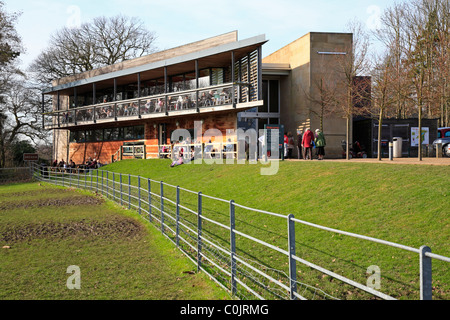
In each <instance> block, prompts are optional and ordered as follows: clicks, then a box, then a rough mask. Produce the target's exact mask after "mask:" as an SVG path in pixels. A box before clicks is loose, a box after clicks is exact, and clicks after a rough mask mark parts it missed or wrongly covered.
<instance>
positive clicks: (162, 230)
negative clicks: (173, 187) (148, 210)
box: [159, 181, 164, 234]
mask: <svg viewBox="0 0 450 320" xmlns="http://www.w3.org/2000/svg"><path fill="white" fill-rule="evenodd" d="M160 187H161V190H160V193H159V196H160V198H161V232H162V233H163V234H164V199H163V197H164V187H163V182H162V181H161V183H160Z"/></svg>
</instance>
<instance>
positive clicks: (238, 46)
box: [42, 35, 267, 94]
mask: <svg viewBox="0 0 450 320" xmlns="http://www.w3.org/2000/svg"><path fill="white" fill-rule="evenodd" d="M266 42H267V40H266V37H265V35H259V36H255V37H252V38H248V39H244V40H240V41H235V42H231V43H226V44H223V45H219V46H215V47H212V48H208V49H204V50H200V51H196V52H191V53H188V54H185V55H180V56H177V57H173V58H169V59H166V60H161V61H156V62H152V63H147V64H143V65H140V66H136V67H132V68H127V69H123V70H117V71H113V72H110V73H106V74H102V75H98V76H94V77H90V78H85V79H80V80H76V81H73V82H69V83H66V84H61V85H57V86H53V87H50V88H47V89H45V90H43V92H42V93H43V94H57V93H58V92H60V93H63V94H64V92H63V91H64V90H68V89H72V88H74V87H83V86H89V88H91V87H92V84H93V83H101V82H104V83H105V84H108V86H110V85H111V83H112V82H113V81H114V79H120V78H121V79H122V80H123V81H125V82H126V81H131V80H132V79H134V76H135V75H136V74H138V73H139V74H141V79H142V81H145V80H150V79H157V78H158V77H160V76H161V75H163V71H164V68H165V67H171V68H170V74H169V75H171V74H172V75H175V74H179V73H183V72H190V71H192V70H193V67H192V62H193V61H195V60H198V61H199V68H207V67H214V66H216V67H220V66H221V65H223V66H225V63H229V62H230V61H231V52H234V53H235V57H236V59H240V58H242V57H244V56H245V55H247V54H248V53H249V52H251V51H253V50H256V49H257V48H258V47H260V46H262V45H263V44H264V43H266ZM126 79H128V80H126Z"/></svg>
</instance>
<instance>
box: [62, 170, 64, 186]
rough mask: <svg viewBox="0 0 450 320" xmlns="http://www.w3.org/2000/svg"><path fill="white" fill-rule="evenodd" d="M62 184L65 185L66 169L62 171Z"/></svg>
mask: <svg viewBox="0 0 450 320" xmlns="http://www.w3.org/2000/svg"><path fill="white" fill-rule="evenodd" d="M62 186H63V187H64V170H63V171H62Z"/></svg>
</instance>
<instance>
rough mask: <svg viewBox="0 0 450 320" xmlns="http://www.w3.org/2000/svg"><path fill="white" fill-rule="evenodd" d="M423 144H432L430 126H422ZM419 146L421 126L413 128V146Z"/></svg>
mask: <svg viewBox="0 0 450 320" xmlns="http://www.w3.org/2000/svg"><path fill="white" fill-rule="evenodd" d="M422 144H430V128H428V127H422ZM418 146H419V128H418V127H412V128H411V147H418Z"/></svg>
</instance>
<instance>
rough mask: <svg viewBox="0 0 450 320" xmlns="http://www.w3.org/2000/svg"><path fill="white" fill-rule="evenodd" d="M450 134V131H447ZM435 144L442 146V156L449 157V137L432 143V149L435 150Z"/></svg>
mask: <svg viewBox="0 0 450 320" xmlns="http://www.w3.org/2000/svg"><path fill="white" fill-rule="evenodd" d="M449 132H450V131H449ZM437 144H441V145H442V154H443V155H444V156H447V157H450V136H449V137H443V138H438V139H436V140H434V141H433V149H434V150H436V146H437Z"/></svg>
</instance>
